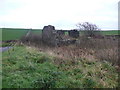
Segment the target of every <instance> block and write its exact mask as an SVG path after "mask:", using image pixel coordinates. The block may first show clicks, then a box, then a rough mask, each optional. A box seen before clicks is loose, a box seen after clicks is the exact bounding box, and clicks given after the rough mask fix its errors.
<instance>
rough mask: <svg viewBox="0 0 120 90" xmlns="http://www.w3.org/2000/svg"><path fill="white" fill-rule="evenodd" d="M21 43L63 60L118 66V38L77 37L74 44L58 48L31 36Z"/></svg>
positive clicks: (38, 37) (33, 35) (23, 39)
mask: <svg viewBox="0 0 120 90" xmlns="http://www.w3.org/2000/svg"><path fill="white" fill-rule="evenodd" d="M21 41H22V42H23V43H24V44H27V45H32V46H34V47H37V48H38V49H39V50H40V51H44V52H46V53H48V54H51V55H55V56H57V57H59V58H61V59H62V58H64V59H65V60H72V61H75V62H76V60H77V59H80V58H85V59H88V60H100V61H104V60H106V61H109V62H111V63H112V64H113V65H118V59H119V55H118V41H119V38H112V37H111V38H106V37H104V38H102V39H98V38H87V37H84V36H83V37H79V38H78V40H77V42H76V44H73V45H68V46H65V45H62V46H60V47H51V46H49V45H46V44H45V43H43V42H42V36H41V35H36V34H31V35H29V36H28V37H25V36H24V37H23V38H22V39H21Z"/></svg>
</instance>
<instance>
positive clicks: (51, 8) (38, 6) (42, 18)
mask: <svg viewBox="0 0 120 90" xmlns="http://www.w3.org/2000/svg"><path fill="white" fill-rule="evenodd" d="M118 1H119V0H0V27H1V28H3V27H9V28H38V29H39V28H40V29H42V28H43V27H44V26H45V25H54V26H55V28H56V29H75V28H77V27H76V24H77V23H79V22H86V21H88V22H90V23H94V24H96V25H98V27H99V28H101V29H102V30H104V29H105V30H107V29H111V30H117V29H118Z"/></svg>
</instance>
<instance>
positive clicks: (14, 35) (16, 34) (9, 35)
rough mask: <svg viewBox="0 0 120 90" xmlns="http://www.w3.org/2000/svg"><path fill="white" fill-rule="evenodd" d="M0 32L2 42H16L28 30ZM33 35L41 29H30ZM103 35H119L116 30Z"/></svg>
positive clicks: (14, 29)
mask: <svg viewBox="0 0 120 90" xmlns="http://www.w3.org/2000/svg"><path fill="white" fill-rule="evenodd" d="M1 30H2V40H3V41H6V40H18V39H20V38H21V37H22V36H24V35H25V34H26V33H27V32H28V31H29V30H30V29H16V28H0V31H1ZM32 33H33V34H41V33H42V29H32ZM101 33H102V34H103V35H120V32H118V31H117V30H112V31H101ZM80 34H83V31H80ZM65 35H68V32H65Z"/></svg>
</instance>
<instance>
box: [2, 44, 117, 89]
mask: <svg viewBox="0 0 120 90" xmlns="http://www.w3.org/2000/svg"><path fill="white" fill-rule="evenodd" d="M2 67H3V69H2V70H3V72H2V75H3V78H2V82H3V88H113V87H114V88H115V87H117V85H118V83H117V79H118V74H117V71H116V68H115V67H114V66H112V64H111V63H109V62H107V61H102V62H100V61H97V62H95V61H89V60H87V59H85V58H78V59H76V60H67V59H63V58H60V57H56V56H52V55H51V56H50V55H48V54H47V53H44V52H38V51H37V50H36V49H35V48H31V47H27V46H16V47H14V48H12V49H10V50H9V51H6V52H3V59H2Z"/></svg>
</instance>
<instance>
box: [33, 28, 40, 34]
mask: <svg viewBox="0 0 120 90" xmlns="http://www.w3.org/2000/svg"><path fill="white" fill-rule="evenodd" d="M32 33H33V34H41V33H42V29H33V30H32Z"/></svg>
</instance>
